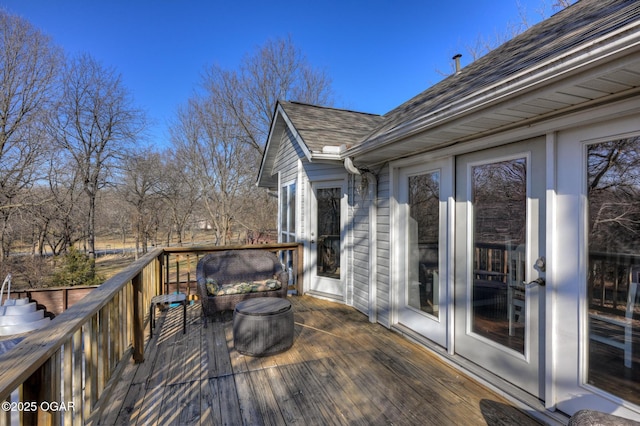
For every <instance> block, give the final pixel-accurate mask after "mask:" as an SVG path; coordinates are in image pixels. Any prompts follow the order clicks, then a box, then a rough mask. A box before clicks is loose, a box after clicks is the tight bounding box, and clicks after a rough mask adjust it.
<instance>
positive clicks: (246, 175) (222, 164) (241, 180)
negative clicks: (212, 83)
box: [172, 97, 257, 245]
mask: <svg viewBox="0 0 640 426" xmlns="http://www.w3.org/2000/svg"><path fill="white" fill-rule="evenodd" d="M239 134H240V131H239V129H238V128H237V126H235V125H234V122H233V120H229V117H228V116H227V115H226V114H225V110H224V109H223V108H222V107H221V105H220V104H218V103H217V102H215V99H214V98H212V97H206V98H198V99H191V101H190V102H189V104H188V105H187V107H186V108H183V109H181V110H180V111H179V113H178V120H177V122H176V123H174V125H173V127H172V140H173V143H174V146H175V148H176V156H177V157H178V158H180V159H181V161H182V162H183V163H185V164H189V165H190V168H191V171H192V172H193V174H194V175H193V176H194V177H193V179H194V181H196V182H198V183H199V185H200V188H199V190H200V193H201V194H202V201H203V203H204V206H205V211H206V213H207V214H208V218H209V219H210V221H211V222H212V223H213V227H214V231H215V235H216V242H217V244H222V245H225V244H228V243H229V237H230V233H231V230H232V226H233V224H234V222H235V221H236V220H237V215H238V213H239V211H240V209H241V207H240V206H241V204H242V203H244V201H245V200H246V195H247V191H251V189H252V188H253V187H254V179H255V176H254V172H255V168H254V166H253V164H255V157H256V155H257V154H256V151H255V150H254V149H253V148H252V147H251V146H250V145H248V144H246V143H242V142H241V140H240V138H241V136H238V135H239Z"/></svg>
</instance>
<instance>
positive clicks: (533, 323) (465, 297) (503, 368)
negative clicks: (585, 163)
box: [455, 139, 547, 399]
mask: <svg viewBox="0 0 640 426" xmlns="http://www.w3.org/2000/svg"><path fill="white" fill-rule="evenodd" d="M541 147H542V149H544V148H545V142H544V140H541V139H538V140H532V141H524V142H518V143H517V144H512V145H508V146H503V147H500V148H493V149H491V150H488V151H478V152H474V153H470V154H465V155H464V156H461V157H460V158H459V159H458V161H457V164H456V167H457V170H456V182H457V183H456V186H457V188H456V192H457V193H456V204H457V208H456V216H457V217H456V224H457V226H456V228H457V231H458V233H457V234H456V260H457V262H456V273H455V275H456V283H457V286H456V289H455V293H456V308H455V311H456V314H455V318H456V319H455V342H456V353H458V354H461V355H462V356H463V357H465V358H467V359H469V360H471V361H473V362H476V363H478V364H479V365H481V366H483V367H484V368H486V369H487V370H488V371H490V372H493V373H494V374H497V375H498V376H500V377H502V378H504V379H505V380H507V381H510V382H513V383H514V384H517V385H518V386H520V387H522V388H523V389H525V390H527V392H529V393H531V394H533V395H535V396H536V397H539V398H542V399H544V395H545V392H546V388H545V381H544V371H545V363H544V356H543V355H542V354H543V352H542V351H541V349H544V348H545V340H544V338H545V327H544V324H545V321H546V318H545V315H544V312H545V311H544V303H545V302H544V298H545V289H544V288H543V287H540V286H527V288H526V295H527V296H526V299H525V300H526V308H525V313H526V315H525V321H526V327H525V335H524V339H525V344H524V352H523V353H519V352H518V351H516V350H513V349H509V348H507V347H506V346H503V345H501V344H498V343H496V342H494V341H493V340H491V339H489V338H487V337H484V336H481V335H479V334H477V333H475V332H474V331H473V330H472V328H471V318H470V313H471V312H472V308H471V298H472V296H471V293H470V291H471V288H472V286H473V284H472V283H473V282H474V279H473V275H474V274H473V271H472V270H471V263H470V259H472V258H473V257H472V254H471V252H470V250H471V249H472V245H471V241H472V234H473V221H472V218H473V209H472V202H471V201H470V200H472V197H471V192H470V191H471V188H470V185H471V183H470V182H471V180H470V179H471V178H470V176H471V170H472V166H475V165H481V164H491V163H496V162H500V161H505V160H511V159H516V158H525V159H526V164H527V176H526V178H527V223H526V227H527V229H526V232H527V238H526V242H527V247H526V257H525V259H526V260H525V265H526V273H525V277H526V281H527V282H530V281H532V280H534V279H535V278H537V277H539V276H540V273H539V272H537V271H535V270H534V268H533V266H534V263H535V261H536V259H537V258H538V256H540V254H539V253H542V255H544V251H545V245H544V244H545V243H544V241H545V240H546V232H547V231H546V228H545V222H546V221H545V218H544V215H545V214H546V210H544V209H541V205H544V204H541V203H544V202H545V200H544V199H539V198H538V197H540V198H544V197H546V191H545V190H546V184H545V182H544V179H545V174H542V171H543V170H544V168H545V164H546V155H544V153H543V152H542V150H541V149H540V148H541ZM460 167H462V168H464V169H462V168H460ZM461 173H464V176H465V178H464V181H461V180H460V179H461V177H460V174H461ZM534 173H538V176H536V177H534V176H533V175H534ZM540 174H541V176H540ZM541 178H542V181H540V180H538V179H541ZM534 180H535V181H534ZM459 185H462V186H459ZM533 185H535V189H534V186H533ZM461 188H464V193H460V192H459V191H460V189H461ZM532 191H533V192H532ZM539 238H540V239H541V242H540V243H539V241H538V239H539ZM543 275H544V274H543Z"/></svg>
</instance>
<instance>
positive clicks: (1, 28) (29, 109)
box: [0, 10, 60, 260]
mask: <svg viewBox="0 0 640 426" xmlns="http://www.w3.org/2000/svg"><path fill="white" fill-rule="evenodd" d="M59 58H60V52H59V51H58V50H57V49H56V48H54V47H53V45H52V43H51V41H50V39H49V38H48V37H47V36H45V35H43V34H42V33H41V32H40V31H38V30H37V29H35V28H34V27H33V26H32V25H31V24H29V23H28V22H27V21H25V20H23V19H21V18H18V17H16V16H12V15H9V14H8V13H6V12H5V11H3V10H0V220H1V223H0V260H2V259H4V258H5V257H6V256H7V255H8V250H9V247H10V239H9V234H8V232H9V230H10V228H11V226H10V223H9V220H10V217H11V215H12V213H13V212H15V209H16V208H18V207H23V206H25V203H28V202H31V201H33V200H34V199H33V198H32V197H27V196H25V191H26V190H27V189H28V188H29V187H30V186H31V185H32V184H33V182H34V180H36V178H37V177H36V176H35V175H34V174H35V173H36V171H37V169H38V167H37V166H38V161H40V160H41V159H42V154H43V152H44V150H43V148H42V141H43V138H42V132H41V130H42V118H43V115H44V113H45V111H46V109H47V107H48V104H49V100H50V97H51V93H52V88H53V83H54V81H55V77H56V72H57V69H58V66H59V62H60V61H59Z"/></svg>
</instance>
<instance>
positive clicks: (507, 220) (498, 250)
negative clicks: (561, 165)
mask: <svg viewBox="0 0 640 426" xmlns="http://www.w3.org/2000/svg"><path fill="white" fill-rule="evenodd" d="M471 176H472V190H473V198H472V200H473V252H472V254H473V260H472V262H473V288H472V292H471V300H472V330H473V331H474V332H475V333H478V334H480V335H482V336H484V337H487V338H489V339H491V340H493V341H495V342H497V343H499V344H501V345H504V346H507V347H509V348H511V349H513V350H516V351H518V352H520V353H524V336H525V324H526V322H525V311H524V309H525V289H524V279H525V252H526V249H525V248H526V231H527V230H526V224H527V161H526V159H525V158H518V159H513V160H508V161H501V162H496V163H490V164H483V165H479V166H475V167H473V170H472V175H471Z"/></svg>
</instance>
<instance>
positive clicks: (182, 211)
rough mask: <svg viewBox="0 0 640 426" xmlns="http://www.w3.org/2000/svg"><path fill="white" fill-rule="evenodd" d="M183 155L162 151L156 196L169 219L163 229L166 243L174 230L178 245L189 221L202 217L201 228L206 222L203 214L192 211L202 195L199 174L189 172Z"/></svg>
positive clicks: (189, 167)
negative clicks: (158, 194)
mask: <svg viewBox="0 0 640 426" xmlns="http://www.w3.org/2000/svg"><path fill="white" fill-rule="evenodd" d="M184 157H185V156H183V157H177V156H176V155H174V153H173V152H172V151H170V150H167V151H165V152H164V153H163V154H162V158H163V160H164V161H163V165H162V181H161V182H160V195H161V197H162V199H163V202H164V206H165V208H166V209H167V211H168V213H169V217H170V219H171V223H170V224H169V226H168V229H167V244H170V242H171V235H172V233H173V231H175V233H176V236H177V238H178V245H180V246H181V245H182V244H183V241H184V232H185V229H186V227H187V225H188V223H189V221H190V220H191V221H194V220H202V222H201V223H204V224H205V226H204V227H205V228H206V223H207V220H206V217H198V216H197V214H194V212H196V211H197V209H196V206H197V204H198V202H199V201H200V197H201V194H202V191H201V185H200V182H199V177H198V176H197V175H194V174H193V173H192V171H191V163H190V162H185V160H186V158H184ZM187 158H188V157H187Z"/></svg>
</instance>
